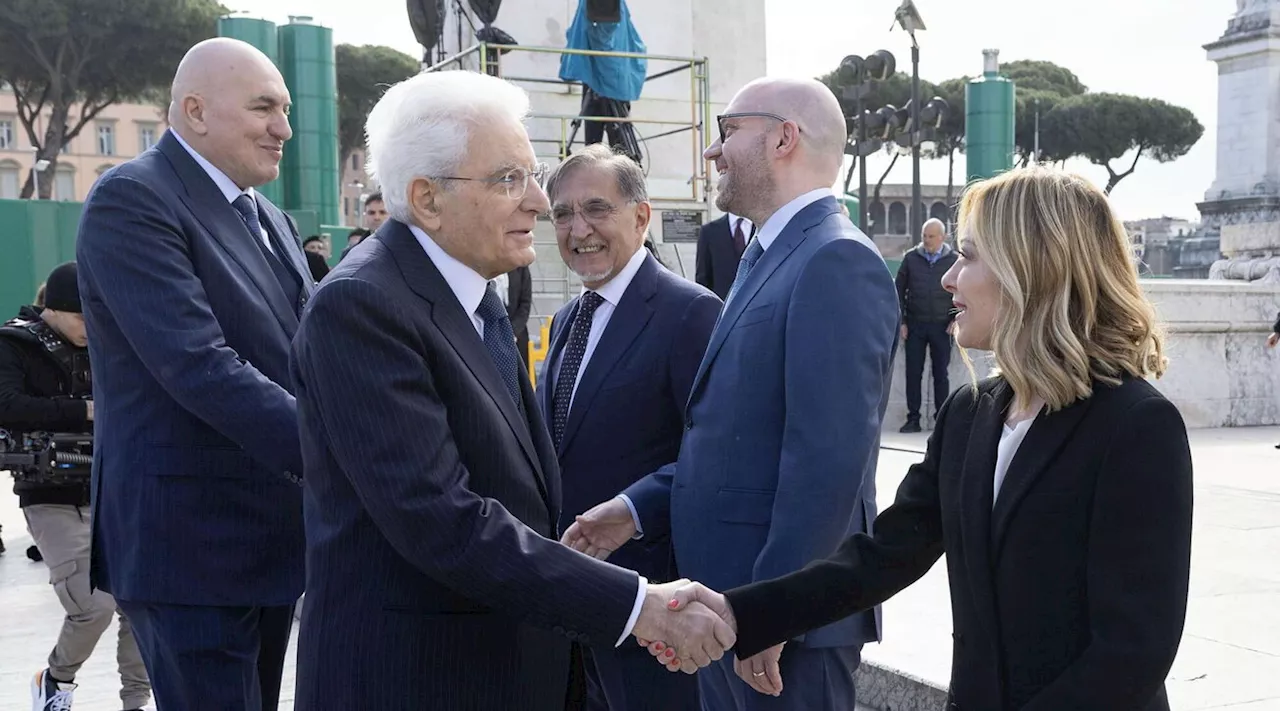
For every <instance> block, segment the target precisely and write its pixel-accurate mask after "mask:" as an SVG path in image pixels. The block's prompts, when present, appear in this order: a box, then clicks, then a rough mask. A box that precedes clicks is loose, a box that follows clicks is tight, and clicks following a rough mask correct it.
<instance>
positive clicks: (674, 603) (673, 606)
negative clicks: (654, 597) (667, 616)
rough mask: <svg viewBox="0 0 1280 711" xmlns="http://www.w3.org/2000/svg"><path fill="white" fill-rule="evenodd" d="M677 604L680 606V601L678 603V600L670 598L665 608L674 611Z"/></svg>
mask: <svg viewBox="0 0 1280 711" xmlns="http://www.w3.org/2000/svg"><path fill="white" fill-rule="evenodd" d="M679 604H680V601H679V600H676V599H675V598H672V599H671V602H668V603H667V607H669V608H671V609H673V610H674V609H676V606H677V605H679Z"/></svg>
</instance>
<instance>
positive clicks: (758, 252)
mask: <svg viewBox="0 0 1280 711" xmlns="http://www.w3.org/2000/svg"><path fill="white" fill-rule="evenodd" d="M763 256H764V247H761V246H760V240H758V239H754V240H751V246H749V247H747V251H745V252H743V253H742V261H740V262H738V275H737V276H735V277H734V278H733V286H731V287H729V295H728V296H726V297H725V300H724V303H725V304H728V303H729V302H730V301H733V295H734V294H737V293H738V289H740V288H742V282H744V281H746V280H747V275H748V274H750V273H751V270H752V269H753V268H754V267H755V266H756V262H758V261H760V258H761V257H763Z"/></svg>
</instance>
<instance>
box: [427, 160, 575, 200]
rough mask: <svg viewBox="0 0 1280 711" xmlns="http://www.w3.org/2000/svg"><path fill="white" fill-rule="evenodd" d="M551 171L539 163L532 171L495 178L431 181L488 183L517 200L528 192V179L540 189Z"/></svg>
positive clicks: (514, 170)
mask: <svg viewBox="0 0 1280 711" xmlns="http://www.w3.org/2000/svg"><path fill="white" fill-rule="evenodd" d="M550 172H551V169H550V168H548V167H547V164H546V163H539V164H538V165H537V167H536V168H534V169H533V170H532V171H528V170H525V169H524V168H512V169H511V170H508V171H507V172H505V173H503V174H502V175H501V176H500V177H497V178H457V177H453V176H450V175H437V176H435V177H434V178H433V180H467V181H471V182H475V183H488V184H490V185H501V186H502V187H503V188H504V189H505V190H506V191H507V197H509V198H511V199H512V200H519V199H521V198H523V197H524V194H525V193H526V192H527V191H528V190H529V178H533V179H534V180H535V181H536V182H537V183H538V187H542V186H543V185H544V184H545V183H546V180H547V175H548V174H549V173H550Z"/></svg>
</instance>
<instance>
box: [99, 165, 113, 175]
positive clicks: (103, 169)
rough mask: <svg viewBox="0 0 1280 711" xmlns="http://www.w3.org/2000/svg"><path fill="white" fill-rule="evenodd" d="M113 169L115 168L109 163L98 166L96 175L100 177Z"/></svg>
mask: <svg viewBox="0 0 1280 711" xmlns="http://www.w3.org/2000/svg"><path fill="white" fill-rule="evenodd" d="M114 167H115V166H114V165H111V164H110V163H103V164H102V165H100V166H98V175H102V174H103V173H105V172H107V171H108V170H111V169H112V168H114Z"/></svg>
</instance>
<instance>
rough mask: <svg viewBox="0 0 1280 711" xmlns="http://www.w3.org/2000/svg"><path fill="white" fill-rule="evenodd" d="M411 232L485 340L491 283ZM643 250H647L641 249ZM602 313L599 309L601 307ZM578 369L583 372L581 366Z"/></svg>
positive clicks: (639, 602) (639, 596)
mask: <svg viewBox="0 0 1280 711" xmlns="http://www.w3.org/2000/svg"><path fill="white" fill-rule="evenodd" d="M409 231H410V232H412V233H413V236H414V238H415V239H417V240H418V244H420V245H422V249H423V251H425V252H426V253H427V257H428V258H429V259H430V260H431V263H432V264H434V265H436V269H438V270H440V275H441V276H443V277H444V280H445V283H447V284H448V285H449V290H450V291H452V292H453V295H454V297H455V298H457V299H458V303H459V304H460V305H461V306H462V310H463V311H464V312H466V314H467V315H468V316H470V317H471V325H472V326H474V327H475V329H476V333H477V334H478V335H479V336H480V339H481V340H484V319H483V318H481V317H480V316H479V315H477V314H476V309H478V308H480V301H481V300H482V299H484V292H485V290H486V289H487V288H488V287H489V282H488V281H487V280H485V278H484V277H482V276H480V274H479V272H477V271H476V270H474V269H472V268H471V267H468V266H467V265H465V264H463V263H462V262H459V261H458V260H457V259H454V258H453V257H451V256H449V253H448V252H446V251H444V249H443V248H441V247H440V245H438V244H436V242H435V240H433V239H431V237H429V236H428V235H427V233H426V232H424V231H423V230H422V229H421V228H419V227H418V226H417V225H409ZM640 251H641V252H643V251H644V250H643V249H641V250H640ZM628 264H629V263H628ZM615 278H616V277H615ZM602 308H603V307H602ZM598 313H599V310H598V309H597V314H598ZM590 354H591V350H590V346H588V349H587V357H590ZM583 365H584V366H585V365H586V359H585V358H584V359H583ZM578 372H579V373H581V372H582V371H581V369H579V371H578ZM638 577H639V586H638V587H637V590H636V602H635V605H634V606H633V607H632V608H631V617H629V618H628V619H627V625H626V627H623V628H622V634H621V635H620V636H619V637H618V642H617V644H615V645H614V646H615V647H619V646H622V643H623V642H625V641H627V637H629V636H630V635H631V630H632V628H634V627H635V626H636V620H638V619H640V608H641V607H643V606H644V593H645V589H646V588H647V587H648V585H649V581H648V580H647V579H646V578H645V577H644V576H643V575H641V576H638Z"/></svg>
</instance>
